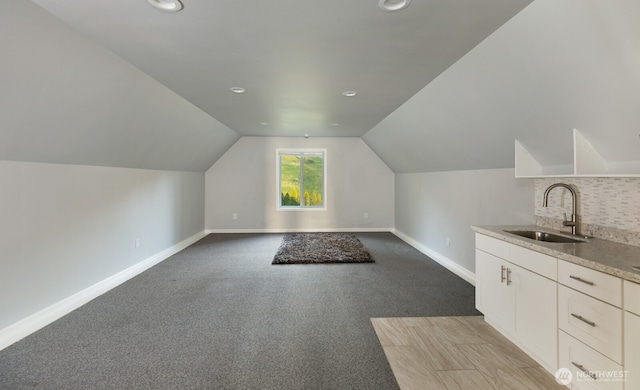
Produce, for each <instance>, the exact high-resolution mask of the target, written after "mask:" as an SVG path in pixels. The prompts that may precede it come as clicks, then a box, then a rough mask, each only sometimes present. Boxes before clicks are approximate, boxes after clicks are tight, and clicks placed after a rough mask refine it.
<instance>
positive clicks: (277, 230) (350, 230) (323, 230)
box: [206, 228, 393, 234]
mask: <svg viewBox="0 0 640 390" xmlns="http://www.w3.org/2000/svg"><path fill="white" fill-rule="evenodd" d="M368 232H373V233H379V232H389V233H390V232H393V228H321V229H314V228H294V229H287V228H275V229H207V230H206V233H207V234H212V233H368Z"/></svg>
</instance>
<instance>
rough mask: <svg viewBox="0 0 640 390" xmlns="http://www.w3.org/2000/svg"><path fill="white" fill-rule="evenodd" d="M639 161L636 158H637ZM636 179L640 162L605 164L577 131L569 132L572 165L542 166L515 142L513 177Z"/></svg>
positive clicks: (639, 173) (639, 171) (609, 162)
mask: <svg viewBox="0 0 640 390" xmlns="http://www.w3.org/2000/svg"><path fill="white" fill-rule="evenodd" d="M639 157H640V156H639ZM578 176H579V177H640V160H638V161H624V162H612V161H606V160H605V159H604V158H602V156H601V155H600V153H598V151H597V150H596V148H594V147H593V145H591V143H590V142H589V140H587V139H586V138H585V137H584V136H583V135H582V134H581V133H580V132H579V131H578V130H576V129H573V164H569V165H542V164H540V163H539V162H538V160H536V158H535V157H534V156H533V155H532V154H531V153H529V151H528V150H527V149H526V148H525V147H524V146H523V145H522V144H521V143H520V142H519V141H518V140H516V177H521V178H527V177H529V178H536V177H578Z"/></svg>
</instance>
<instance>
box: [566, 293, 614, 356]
mask: <svg viewBox="0 0 640 390" xmlns="http://www.w3.org/2000/svg"><path fill="white" fill-rule="evenodd" d="M558 327H559V328H560V329H562V330H564V331H565V332H567V333H569V334H570V335H572V336H573V337H575V338H577V339H578V340H580V341H582V342H583V343H585V344H587V345H589V346H590V347H592V348H593V349H595V350H597V351H599V352H600V353H602V354H604V355H606V356H608V357H609V358H610V359H612V360H614V361H615V362H617V363H619V364H622V309H619V308H617V307H614V306H611V305H609V304H607V303H604V302H602V301H599V300H597V299H594V298H592V297H590V296H588V295H585V294H582V293H580V292H578V291H574V290H572V289H570V288H568V287H565V286H562V285H560V286H558Z"/></svg>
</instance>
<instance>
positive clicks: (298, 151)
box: [276, 148, 328, 211]
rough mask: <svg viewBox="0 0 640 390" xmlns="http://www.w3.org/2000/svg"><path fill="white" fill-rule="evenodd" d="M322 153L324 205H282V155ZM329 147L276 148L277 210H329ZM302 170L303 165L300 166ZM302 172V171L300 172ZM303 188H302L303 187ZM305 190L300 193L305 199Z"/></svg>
mask: <svg viewBox="0 0 640 390" xmlns="http://www.w3.org/2000/svg"><path fill="white" fill-rule="evenodd" d="M305 153H310V154H321V155H322V169H323V172H322V207H312V206H282V205H281V204H280V202H281V201H282V192H281V190H282V188H281V187H280V184H281V179H282V177H281V175H282V167H281V166H280V161H281V159H280V156H282V155H283V154H305ZM327 159H328V158H327V149H326V148H313V149H307V148H276V191H277V194H276V211H327V171H328V168H327ZM301 164H302V163H301ZM300 169H301V170H302V165H301V166H300ZM300 174H302V172H301V173H300ZM301 190H302V188H301ZM303 197H304V192H301V193H300V199H303ZM301 203H302V201H301Z"/></svg>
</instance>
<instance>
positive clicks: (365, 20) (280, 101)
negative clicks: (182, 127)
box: [33, 0, 532, 136]
mask: <svg viewBox="0 0 640 390" xmlns="http://www.w3.org/2000/svg"><path fill="white" fill-rule="evenodd" d="M531 1H532V0H482V1H479V0H414V1H413V2H412V3H411V5H410V6H409V7H408V8H407V9H406V10H404V11H400V12H396V13H389V12H383V11H381V10H380V9H379V8H378V0H348V1H345V0H324V1H318V0H278V1H256V0H234V1H212V0H183V4H184V9H183V10H182V11H181V12H178V13H168V12H162V11H158V10H156V9H154V8H153V7H151V6H150V5H149V4H147V1H146V0H109V1H105V0H83V1H69V0H33V2H34V3H36V4H38V5H40V6H41V7H43V8H44V9H46V10H47V11H49V12H50V13H52V14H53V15H55V16H57V17H58V18H60V19H61V20H63V21H64V22H66V23H67V24H68V25H70V26H72V27H73V28H74V29H76V30H78V31H80V32H82V33H83V34H85V35H86V36H88V37H90V38H91V39H92V40H94V41H96V42H98V43H99V44H101V45H102V46H104V47H106V48H107V49H109V50H110V51H112V52H113V53H115V54H117V55H118V56H120V57H122V58H123V59H125V60H126V61H127V62H129V63H131V64H133V65H134V66H136V67H137V68H138V69H140V70H142V71H143V72H145V73H146V74H147V75H150V76H151V77H152V78H154V79H155V80H157V81H159V82H160V83H161V84H163V85H165V86H166V87H168V88H170V89H171V90H173V91H174V92H176V93H177V94H179V95H180V96H181V97H183V98H184V99H186V100H187V101H189V102H190V103H192V104H194V105H195V106H197V107H198V108H200V109H201V110H203V111H204V112H206V113H207V114H209V115H210V116H211V117H213V118H215V119H216V120H218V121H220V122H222V123H223V124H224V125H226V126H228V127H229V128H231V129H232V130H234V131H235V132H237V133H238V134H240V135H257V136H300V135H303V134H305V133H308V134H310V135H311V136H362V135H363V134H365V133H366V132H367V131H369V130H370V129H371V128H373V127H374V126H375V125H376V124H378V123H379V122H380V121H381V120H382V119H384V118H385V117H386V116H387V115H389V114H390V113H391V112H393V111H394V110H395V109H397V108H398V107H399V106H401V105H402V104H403V103H404V102H406V101H407V100H408V99H409V98H410V97H411V96H413V95H414V94H415V93H416V92H418V91H419V90H421V89H422V88H423V87H424V86H425V85H427V84H428V83H430V82H431V81H432V80H433V79H434V78H436V77H437V76H438V75H440V74H441V73H442V72H443V71H445V70H446V69H447V68H448V67H449V66H451V65H452V64H453V63H455V62H456V61H457V60H458V59H459V58H460V57H462V56H463V55H464V54H466V53H467V52H468V51H469V50H470V49H472V48H473V47H474V46H476V45H477V44H478V43H480V42H481V41H482V40H484V39H485V38H486V37H487V36H488V35H489V34H491V33H492V32H493V31H495V30H496V29H497V28H498V27H500V26H501V25H502V24H503V23H505V22H506V21H507V20H509V19H510V18H511V17H513V16H514V15H515V14H516V13H518V12H519V11H520V10H522V9H523V8H524V7H525V6H526V5H528V4H529V3H530V2H531ZM236 86H240V87H243V88H245V89H246V93H244V94H242V95H238V94H233V93H232V92H230V91H229V88H231V87H236ZM346 90H355V91H357V92H358V94H357V96H355V97H352V98H347V97H344V96H342V92H343V91H346ZM261 122H266V123H268V125H267V126H264V125H261ZM333 123H339V124H340V125H339V126H331V124H333Z"/></svg>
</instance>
